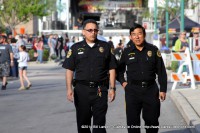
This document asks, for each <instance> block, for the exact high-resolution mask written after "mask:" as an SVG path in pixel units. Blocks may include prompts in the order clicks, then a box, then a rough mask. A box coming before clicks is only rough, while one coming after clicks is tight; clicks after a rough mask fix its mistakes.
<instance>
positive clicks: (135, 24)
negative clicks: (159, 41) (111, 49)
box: [129, 23, 146, 36]
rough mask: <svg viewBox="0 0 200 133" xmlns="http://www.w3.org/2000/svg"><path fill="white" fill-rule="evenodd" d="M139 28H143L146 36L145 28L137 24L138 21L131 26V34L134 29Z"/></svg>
mask: <svg viewBox="0 0 200 133" xmlns="http://www.w3.org/2000/svg"><path fill="white" fill-rule="evenodd" d="M137 28H140V29H142V31H143V34H144V36H146V31H145V28H144V27H143V26H142V25H140V24H137V23H134V25H133V27H131V28H130V31H129V33H130V35H131V32H132V31H134V30H135V29H137Z"/></svg>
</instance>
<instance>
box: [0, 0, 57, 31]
mask: <svg viewBox="0 0 200 133" xmlns="http://www.w3.org/2000/svg"><path fill="white" fill-rule="evenodd" d="M54 10H56V0H2V3H1V4H0V21H1V22H2V23H3V24H5V25H6V26H8V27H9V28H10V29H11V30H12V32H13V31H14V29H15V27H16V26H17V25H18V24H20V23H22V22H28V21H29V20H31V19H33V16H37V17H43V16H47V15H49V14H50V13H51V12H52V11H54Z"/></svg>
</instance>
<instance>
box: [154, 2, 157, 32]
mask: <svg viewBox="0 0 200 133" xmlns="http://www.w3.org/2000/svg"><path fill="white" fill-rule="evenodd" d="M156 34H157V0H154V35H156Z"/></svg>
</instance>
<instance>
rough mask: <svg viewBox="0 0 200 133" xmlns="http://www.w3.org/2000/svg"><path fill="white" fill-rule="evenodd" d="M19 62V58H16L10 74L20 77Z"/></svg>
mask: <svg viewBox="0 0 200 133" xmlns="http://www.w3.org/2000/svg"><path fill="white" fill-rule="evenodd" d="M18 73H19V72H18V62H17V59H15V58H14V66H11V69H10V76H13V77H18Z"/></svg>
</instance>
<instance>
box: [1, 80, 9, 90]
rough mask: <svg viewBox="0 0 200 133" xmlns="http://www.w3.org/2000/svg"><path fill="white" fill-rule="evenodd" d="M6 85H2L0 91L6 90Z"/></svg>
mask: <svg viewBox="0 0 200 133" xmlns="http://www.w3.org/2000/svg"><path fill="white" fill-rule="evenodd" d="M7 84H8V82H6V84H5V85H2V87H1V90H6V85H7Z"/></svg>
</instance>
